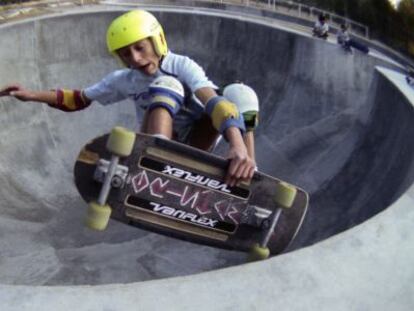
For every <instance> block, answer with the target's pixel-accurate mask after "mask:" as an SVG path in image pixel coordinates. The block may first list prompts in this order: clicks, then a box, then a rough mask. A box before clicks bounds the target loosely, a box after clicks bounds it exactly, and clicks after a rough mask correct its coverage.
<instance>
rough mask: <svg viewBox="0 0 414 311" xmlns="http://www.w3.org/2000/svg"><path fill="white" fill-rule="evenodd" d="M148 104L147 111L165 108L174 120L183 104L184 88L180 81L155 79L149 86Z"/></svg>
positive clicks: (162, 77) (170, 78) (163, 78)
mask: <svg viewBox="0 0 414 311" xmlns="http://www.w3.org/2000/svg"><path fill="white" fill-rule="evenodd" d="M148 93H149V95H150V99H149V101H150V103H149V106H148V109H149V110H150V111H151V110H152V109H155V108H159V107H162V108H165V109H167V111H168V112H169V113H170V115H171V117H172V118H174V116H175V115H176V113H177V112H178V111H179V110H180V108H181V106H182V104H183V102H184V87H183V85H182V84H181V82H180V81H178V80H177V79H176V78H173V77H170V76H161V77H158V78H156V79H155V80H154V81H153V82H152V83H151V84H150V86H149V89H148Z"/></svg>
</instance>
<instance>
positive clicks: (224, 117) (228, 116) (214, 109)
mask: <svg viewBox="0 0 414 311" xmlns="http://www.w3.org/2000/svg"><path fill="white" fill-rule="evenodd" d="M206 113H207V114H208V115H209V116H210V118H211V120H212V122H213V126H214V128H215V129H216V130H217V131H219V133H220V134H222V135H223V134H224V133H225V132H226V130H227V129H228V128H229V127H233V126H234V127H237V128H238V129H240V131H241V132H242V134H244V132H245V131H246V129H245V126H244V122H243V117H242V115H241V114H240V112H239V110H238V109H237V106H236V105H235V104H233V103H232V102H230V101H228V100H227V99H225V98H224V97H222V96H215V97H213V98H211V99H210V100H209V101H208V102H207V105H206Z"/></svg>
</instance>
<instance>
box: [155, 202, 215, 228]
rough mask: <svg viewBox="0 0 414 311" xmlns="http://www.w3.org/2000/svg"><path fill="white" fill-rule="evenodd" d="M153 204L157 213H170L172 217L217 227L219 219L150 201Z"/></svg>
mask: <svg viewBox="0 0 414 311" xmlns="http://www.w3.org/2000/svg"><path fill="white" fill-rule="evenodd" d="M150 204H151V206H152V207H153V211H154V212H156V213H160V214H164V215H168V216H171V217H175V218H178V219H181V220H185V221H189V222H192V223H195V224H199V225H203V226H207V227H211V228H215V227H216V225H217V223H218V220H214V219H210V218H207V217H200V216H198V215H196V214H193V213H188V212H185V211H182V210H179V209H175V208H173V207H169V206H166V205H161V204H158V203H154V202H150Z"/></svg>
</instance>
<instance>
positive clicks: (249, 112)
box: [223, 83, 259, 131]
mask: <svg viewBox="0 0 414 311" xmlns="http://www.w3.org/2000/svg"><path fill="white" fill-rule="evenodd" d="M223 96H224V97H225V98H227V99H228V100H229V101H231V102H233V103H234V104H236V106H237V108H238V109H239V111H240V113H241V114H243V117H244V121H245V126H246V130H248V131H249V130H254V129H255V128H256V127H257V125H258V121H259V120H258V117H259V98H258V97H257V94H256V92H255V91H254V90H253V89H252V88H251V87H249V86H247V85H245V84H243V83H233V84H229V85H227V86H226V87H225V88H224V90H223Z"/></svg>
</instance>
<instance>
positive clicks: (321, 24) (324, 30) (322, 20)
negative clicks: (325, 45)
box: [313, 14, 329, 40]
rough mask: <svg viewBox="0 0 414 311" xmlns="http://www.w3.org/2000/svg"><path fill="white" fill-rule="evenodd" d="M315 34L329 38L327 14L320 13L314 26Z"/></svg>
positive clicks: (322, 37) (315, 35)
mask: <svg viewBox="0 0 414 311" xmlns="http://www.w3.org/2000/svg"><path fill="white" fill-rule="evenodd" d="M313 36H314V37H318V38H321V39H324V40H326V39H328V36H329V24H328V22H327V21H326V16H325V15H324V14H320V15H319V17H318V20H317V21H316V22H315V25H314V26H313Z"/></svg>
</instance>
